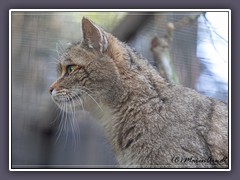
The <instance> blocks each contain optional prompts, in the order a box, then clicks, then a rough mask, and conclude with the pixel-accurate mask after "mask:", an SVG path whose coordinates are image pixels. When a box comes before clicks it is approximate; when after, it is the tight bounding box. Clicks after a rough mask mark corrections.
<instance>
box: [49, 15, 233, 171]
mask: <svg viewBox="0 0 240 180" xmlns="http://www.w3.org/2000/svg"><path fill="white" fill-rule="evenodd" d="M82 32H83V40H82V41H81V42H78V43H74V44H72V45H71V46H70V47H68V48H67V50H66V51H65V52H64V53H63V54H62V55H61V57H60V59H59V64H58V74H59V77H58V79H57V80H56V81H55V82H54V83H53V84H52V85H51V87H50V88H49V92H50V94H51V96H52V99H53V100H54V102H55V103H56V104H57V105H58V106H59V107H60V108H62V109H63V110H64V111H71V110H72V109H83V108H84V110H87V111H89V112H90V113H91V114H92V115H93V116H94V117H96V118H97V119H99V122H100V124H101V125H102V126H103V128H104V132H105V134H106V137H107V139H108V141H109V143H110V145H111V147H112V149H113V151H114V153H115V155H116V158H117V160H118V162H119V167H125V168H126V167H130V168H132V167H134V168H135V167H141V168H227V167H228V108H227V105H226V104H224V103H223V102H220V101H217V100H214V99H211V98H208V97H205V96H203V95H200V94H198V93H197V92H195V91H194V90H192V89H189V88H185V87H182V86H180V85H173V84H170V83H168V82H166V81H165V80H164V79H163V78H162V77H161V76H160V75H159V73H158V72H157V71H156V70H155V69H154V68H153V67H152V66H151V65H150V64H149V63H148V61H147V60H146V59H145V58H144V57H142V56H141V55H139V54H138V53H136V52H134V51H133V50H132V49H131V48H130V47H129V46H127V45H126V44H124V43H122V42H120V41H119V40H118V39H117V38H115V37H114V36H113V35H111V34H110V33H107V32H105V31H104V30H103V29H102V28H101V27H99V26H97V25H95V24H94V23H93V22H91V21H90V20H88V19H87V18H83V19H82Z"/></svg>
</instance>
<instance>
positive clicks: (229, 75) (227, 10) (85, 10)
mask: <svg viewBox="0 0 240 180" xmlns="http://www.w3.org/2000/svg"><path fill="white" fill-rule="evenodd" d="M22 11H25V12H29V11H32V12H34V11H36V12H44V11H47V12H76V11H78V12H90V11H92V12H94V11H95V12H96V11H98V12H130V11H131V12H168V11H173V12H177V11H179V12H183V11H185V12H195V11H207V12H228V13H229V18H228V23H229V25H228V27H229V29H228V30H229V32H228V33H229V36H228V38H229V41H228V52H229V56H228V59H229V60H228V110H229V111H228V120H229V127H228V128H229V129H228V130H229V137H228V138H229V147H228V148H229V152H228V153H229V157H228V158H229V168H228V169H101V168H99V169H13V168H12V167H11V166H12V163H11V162H12V157H11V154H12V151H11V150H12V146H11V143H12V142H11V127H12V126H11V122H12V116H11V110H12V108H11V106H12V104H11V102H12V97H11V96H12V94H11V88H12V86H11V83H12V81H11V78H12V72H11V67H12V63H11V62H12V56H11V52H12V43H11V29H12V27H11V18H12V16H11V13H12V12H22ZM9 171H231V10H230V9H69V10H67V9H10V10H9Z"/></svg>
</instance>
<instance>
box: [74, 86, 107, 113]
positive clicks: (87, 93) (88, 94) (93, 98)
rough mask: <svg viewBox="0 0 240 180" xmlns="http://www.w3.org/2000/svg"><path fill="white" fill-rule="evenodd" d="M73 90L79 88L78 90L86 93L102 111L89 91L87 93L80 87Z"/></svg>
mask: <svg viewBox="0 0 240 180" xmlns="http://www.w3.org/2000/svg"><path fill="white" fill-rule="evenodd" d="M75 90H79V91H82V92H83V93H86V94H87V95H88V96H89V97H90V98H91V99H92V100H93V101H94V102H95V103H96V105H97V106H98V107H99V109H101V111H102V112H103V109H102V108H101V106H100V105H99V104H98V102H97V101H96V100H95V99H94V98H93V97H92V96H91V95H90V94H89V93H87V92H86V91H84V90H82V89H75Z"/></svg>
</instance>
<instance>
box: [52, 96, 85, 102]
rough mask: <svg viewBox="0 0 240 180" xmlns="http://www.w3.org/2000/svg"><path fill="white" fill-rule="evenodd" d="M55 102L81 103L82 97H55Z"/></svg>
mask: <svg viewBox="0 0 240 180" xmlns="http://www.w3.org/2000/svg"><path fill="white" fill-rule="evenodd" d="M53 99H54V101H56V102H57V103H68V102H72V101H81V95H80V94H76V95H72V96H55V97H53Z"/></svg>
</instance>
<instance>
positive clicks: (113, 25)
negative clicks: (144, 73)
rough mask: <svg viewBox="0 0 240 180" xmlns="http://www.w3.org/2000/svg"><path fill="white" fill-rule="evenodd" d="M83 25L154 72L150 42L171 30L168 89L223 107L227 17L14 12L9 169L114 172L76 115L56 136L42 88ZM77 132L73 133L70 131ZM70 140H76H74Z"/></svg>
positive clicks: (104, 148) (54, 114) (87, 121)
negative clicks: (88, 23)
mask: <svg viewBox="0 0 240 180" xmlns="http://www.w3.org/2000/svg"><path fill="white" fill-rule="evenodd" d="M83 16H86V17H88V18H89V19H91V20H92V21H93V22H95V23H96V24H98V25H100V26H102V27H103V28H104V29H105V30H106V31H108V32H111V33H112V34H113V35H115V36H116V37H117V38H119V39H120V40H121V41H124V42H127V43H128V44H129V45H130V46H131V47H133V48H134V49H135V50H136V51H138V52H140V53H141V54H142V55H143V56H145V57H146V58H147V59H148V60H149V62H150V63H151V64H152V65H153V66H155V65H156V64H155V59H154V56H153V54H152V51H151V50H150V49H151V41H152V39H153V38H154V37H155V36H157V37H160V38H161V37H163V38H164V36H165V34H166V24H167V23H168V22H172V23H174V26H175V30H174V33H173V36H172V41H171V44H170V47H169V52H170V57H171V58H170V59H171V62H172V69H173V71H174V73H175V74H176V76H177V79H178V81H177V82H176V83H180V84H183V85H184V86H187V87H190V88H193V89H195V90H197V91H198V92H200V93H202V94H204V95H206V96H209V97H213V98H216V99H219V100H222V101H224V102H226V103H227V102H228V62H229V61H230V60H229V59H228V46H229V44H228V23H229V22H228V16H229V15H228V12H30V11H28V12H21V11H18V12H17V11H15V12H12V14H11V45H12V46H11V67H10V68H11V80H12V82H11V85H12V90H11V96H12V102H11V105H12V109H11V114H12V118H11V142H10V143H11V145H12V146H11V147H12V149H11V157H12V158H11V161H12V168H96V167H115V165H117V162H116V159H115V157H114V154H113V152H112V151H111V148H110V146H109V144H108V143H107V140H106V138H105V137H104V134H103V131H102V129H101V127H100V126H99V125H98V123H97V120H96V119H93V118H92V117H91V116H89V115H88V114H87V113H80V114H78V120H79V121H78V123H77V124H76V125H77V126H78V128H71V127H69V128H68V125H66V128H64V129H62V131H61V133H60V134H59V126H60V124H59V122H60V121H59V117H58V114H59V110H58V109H57V106H56V105H55V104H54V103H53V102H52V100H51V97H50V95H49V93H48V88H49V86H50V85H51V83H52V82H54V81H55V80H56V78H57V73H56V64H55V61H56V58H58V52H61V51H63V49H64V48H65V47H66V46H67V43H69V42H73V41H75V42H76V41H79V40H81V36H82V32H81V19H82V17H83ZM76 129H78V130H76ZM76 139H77V140H76Z"/></svg>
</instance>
